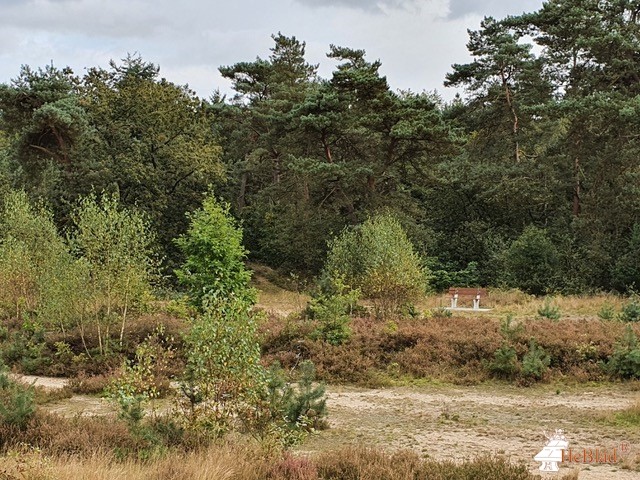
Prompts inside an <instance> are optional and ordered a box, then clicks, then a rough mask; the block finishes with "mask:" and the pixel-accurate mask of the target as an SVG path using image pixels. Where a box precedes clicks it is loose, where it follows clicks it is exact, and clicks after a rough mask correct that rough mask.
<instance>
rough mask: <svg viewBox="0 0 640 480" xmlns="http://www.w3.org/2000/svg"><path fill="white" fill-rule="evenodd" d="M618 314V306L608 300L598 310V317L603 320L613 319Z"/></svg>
mask: <svg viewBox="0 0 640 480" xmlns="http://www.w3.org/2000/svg"><path fill="white" fill-rule="evenodd" d="M615 316H616V308H615V307H614V306H613V305H611V304H610V303H608V302H605V303H603V304H602V307H600V310H598V318H600V319H601V320H613V319H614V318H615Z"/></svg>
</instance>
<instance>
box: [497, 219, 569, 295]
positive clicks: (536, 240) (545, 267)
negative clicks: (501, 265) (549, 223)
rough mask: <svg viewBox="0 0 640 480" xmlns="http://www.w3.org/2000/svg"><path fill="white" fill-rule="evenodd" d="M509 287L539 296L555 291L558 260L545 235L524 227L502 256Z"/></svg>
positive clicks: (541, 231)
mask: <svg viewBox="0 0 640 480" xmlns="http://www.w3.org/2000/svg"><path fill="white" fill-rule="evenodd" d="M504 256H505V268H506V271H505V274H506V281H507V284H508V285H509V286H512V287H518V288H520V289H522V290H524V291H525V292H527V293H532V294H534V295H540V294H544V293H548V292H549V291H552V290H554V289H555V288H556V285H557V278H558V274H559V267H560V260H559V257H558V252H557V249H556V247H555V246H554V245H553V243H552V242H551V240H549V238H548V236H547V234H546V232H545V231H544V230H541V229H539V228H536V227H533V226H532V227H527V228H526V229H525V231H524V232H523V233H522V235H520V237H518V239H517V240H515V241H514V242H513V243H512V244H511V246H510V247H509V248H508V250H507V251H506V252H505V254H504Z"/></svg>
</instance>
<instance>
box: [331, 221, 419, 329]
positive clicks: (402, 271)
mask: <svg viewBox="0 0 640 480" xmlns="http://www.w3.org/2000/svg"><path fill="white" fill-rule="evenodd" d="M325 272H326V275H328V276H332V275H334V276H335V275H341V276H343V277H344V279H345V281H346V282H347V283H348V284H349V285H352V286H354V287H355V288H358V289H360V291H361V292H362V294H363V296H364V297H366V298H371V299H373V301H374V302H375V306H376V309H377V311H378V313H379V314H380V315H381V316H385V315H388V314H390V313H397V312H398V311H399V308H400V307H401V306H402V305H403V304H406V303H409V302H412V301H415V300H417V299H418V298H419V297H420V296H421V295H422V294H424V292H425V289H426V286H427V272H426V269H425V267H424V266H423V265H422V262H421V260H420V257H419V256H418V255H417V254H416V253H415V251H414V248H413V245H412V244H411V242H410V241H409V239H408V238H407V236H406V233H405V232H404V230H403V228H402V226H401V225H400V223H399V222H398V220H397V219H396V218H395V217H393V216H392V215H390V214H381V215H377V216H375V217H371V218H369V219H368V220H366V221H365V222H364V223H363V224H362V225H360V226H359V228H357V229H351V230H345V231H344V232H343V233H342V234H341V235H340V236H339V237H337V238H336V239H334V241H333V242H332V243H331V244H330V251H329V254H328V256H327V261H326V264H325Z"/></svg>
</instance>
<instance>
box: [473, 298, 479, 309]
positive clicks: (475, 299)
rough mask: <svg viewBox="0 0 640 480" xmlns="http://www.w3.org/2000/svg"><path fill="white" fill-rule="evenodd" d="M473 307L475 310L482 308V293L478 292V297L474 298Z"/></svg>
mask: <svg viewBox="0 0 640 480" xmlns="http://www.w3.org/2000/svg"><path fill="white" fill-rule="evenodd" d="M473 309H474V310H479V309H480V294H477V295H476V298H474V299H473Z"/></svg>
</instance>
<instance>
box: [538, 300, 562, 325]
mask: <svg viewBox="0 0 640 480" xmlns="http://www.w3.org/2000/svg"><path fill="white" fill-rule="evenodd" d="M538 315H540V316H541V317H542V318H548V319H549V320H560V317H561V315H560V307H558V306H557V305H552V304H551V300H550V299H549V298H548V297H547V298H545V299H544V305H543V306H542V307H540V308H539V309H538Z"/></svg>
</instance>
